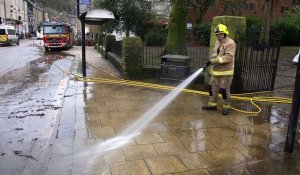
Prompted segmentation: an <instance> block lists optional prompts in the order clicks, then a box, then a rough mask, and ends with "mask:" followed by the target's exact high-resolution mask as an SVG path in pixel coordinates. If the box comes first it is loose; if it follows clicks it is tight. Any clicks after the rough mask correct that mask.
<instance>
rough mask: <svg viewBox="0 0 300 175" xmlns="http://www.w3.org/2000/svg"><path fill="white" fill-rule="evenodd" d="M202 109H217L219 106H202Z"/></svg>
mask: <svg viewBox="0 0 300 175" xmlns="http://www.w3.org/2000/svg"><path fill="white" fill-rule="evenodd" d="M202 110H209V111H216V110H217V106H202Z"/></svg>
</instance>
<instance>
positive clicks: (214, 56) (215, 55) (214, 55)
mask: <svg viewBox="0 0 300 175" xmlns="http://www.w3.org/2000/svg"><path fill="white" fill-rule="evenodd" d="M215 58H218V55H217V54H212V55H211V57H210V59H215Z"/></svg>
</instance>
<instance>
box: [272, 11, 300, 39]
mask: <svg viewBox="0 0 300 175" xmlns="http://www.w3.org/2000/svg"><path fill="white" fill-rule="evenodd" d="M271 31H272V33H275V34H276V33H279V34H280V35H281V44H282V45H298V44H299V43H300V8H299V6H294V7H293V8H292V10H291V11H287V12H286V13H285V16H284V17H283V18H282V19H280V20H278V21H277V22H275V23H274V24H273V25H272V30H271Z"/></svg>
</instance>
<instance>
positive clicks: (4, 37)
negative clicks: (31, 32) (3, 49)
mask: <svg viewBox="0 0 300 175" xmlns="http://www.w3.org/2000/svg"><path fill="white" fill-rule="evenodd" d="M12 44H17V45H19V37H18V36H17V34H16V30H15V28H14V27H13V26H8V25H0V45H12Z"/></svg>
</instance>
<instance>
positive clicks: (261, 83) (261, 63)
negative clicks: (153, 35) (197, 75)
mask: <svg viewBox="0 0 300 175" xmlns="http://www.w3.org/2000/svg"><path fill="white" fill-rule="evenodd" d="M257 43H259V42H258V38H247V40H244V41H243V42H238V43H237V52H236V58H235V74H234V79H233V84H232V91H233V92H253V91H263V90H273V88H274V84H275V78H276V71H277V63H278V57H279V52H280V37H272V38H271V39H270V42H269V44H268V45H260V44H257ZM164 53H165V46H161V47H147V46H144V47H143V66H144V67H154V68H159V67H160V64H161V56H162V55H164ZM187 56H189V57H191V71H192V72H194V71H196V70H198V69H199V68H200V67H202V66H203V65H204V64H205V63H206V61H207V60H208V59H209V46H205V45H198V46H197V45H196V46H187Z"/></svg>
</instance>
